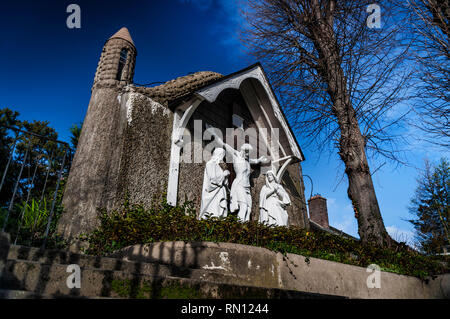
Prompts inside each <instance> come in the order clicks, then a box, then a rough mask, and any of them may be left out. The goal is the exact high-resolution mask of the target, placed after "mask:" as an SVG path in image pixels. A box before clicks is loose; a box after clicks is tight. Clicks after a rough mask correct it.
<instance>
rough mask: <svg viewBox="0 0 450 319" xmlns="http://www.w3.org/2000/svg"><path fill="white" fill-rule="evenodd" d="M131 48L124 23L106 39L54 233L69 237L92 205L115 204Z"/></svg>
mask: <svg viewBox="0 0 450 319" xmlns="http://www.w3.org/2000/svg"><path fill="white" fill-rule="evenodd" d="M136 55H137V52H136V47H135V46H134V43H133V40H132V39H131V36H130V33H129V32H128V30H127V28H122V29H120V30H119V31H118V32H117V33H115V34H114V35H113V36H112V37H111V38H109V39H108V41H106V43H105V45H104V46H103V51H102V54H101V57H100V61H99V63H98V67H97V71H96V74H95V78H94V84H93V86H92V93H91V99H90V102H89V107H88V110H87V113H86V117H85V119H84V122H83V128H82V130H81V135H80V138H79V141H78V147H77V150H76V153H75V156H74V159H73V162H72V166H71V169H70V174H69V178H68V180H67V185H66V188H65V193H64V198H63V205H64V213H63V215H62V216H61V219H60V221H59V223H58V232H59V233H60V234H62V235H63V236H64V237H65V238H67V239H72V238H73V237H74V235H78V234H79V233H81V232H84V231H85V230H88V229H92V228H93V227H95V226H96V224H97V223H98V221H97V218H96V209H97V208H98V207H106V208H107V209H110V208H111V207H112V206H113V205H115V201H114V200H112V199H115V195H116V193H117V191H118V190H117V185H118V184H119V183H118V178H119V168H120V155H121V151H122V147H123V145H122V144H123V142H122V141H123V138H122V137H123V134H124V130H125V128H126V124H127V109H126V106H125V105H124V103H121V94H122V89H123V88H124V87H125V86H127V85H130V84H132V83H133V75H134V68H135V62H136Z"/></svg>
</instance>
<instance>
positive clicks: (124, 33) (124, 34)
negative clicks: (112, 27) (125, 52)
mask: <svg viewBox="0 0 450 319" xmlns="http://www.w3.org/2000/svg"><path fill="white" fill-rule="evenodd" d="M115 38H119V39H123V40H127V41H128V42H130V43H131V44H132V45H134V42H133V39H132V38H131V35H130V32H129V31H128V29H127V28H125V27H123V28H122V29H120V30H119V31H117V32H116V33H115V34H114V35H113V36H112V37H111V38H109V39H110V40H111V39H115Z"/></svg>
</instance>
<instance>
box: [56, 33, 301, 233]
mask: <svg viewBox="0 0 450 319" xmlns="http://www.w3.org/2000/svg"><path fill="white" fill-rule="evenodd" d="M124 49H125V50H127V56H126V62H125V63H123V54H121V52H123V50H124ZM121 56H122V65H121V66H119V61H120V59H121ZM135 59H136V48H135V47H134V43H133V41H132V40H131V37H130V36H129V33H128V31H127V30H126V29H125V30H123V29H122V30H120V31H119V32H118V33H116V34H115V35H114V36H113V37H111V38H110V39H109V40H108V41H107V42H106V43H105V46H104V48H103V51H102V54H101V57H100V62H99V65H98V68H97V72H96V75H95V79H94V84H93V87H92V97H91V100H90V103H89V108H88V111H87V114H86V117H85V120H84V123H83V128H82V132H81V136H80V139H79V144H78V148H77V150H76V154H75V157H74V160H73V163H72V167H71V170H70V174H69V178H68V182H67V185H66V190H65V194H64V199H63V204H64V207H65V211H64V213H63V215H62V217H61V219H60V222H59V225H58V231H59V233H61V234H62V235H63V236H64V237H66V238H69V239H71V238H74V237H76V236H77V235H79V234H80V233H85V232H89V231H91V230H92V229H93V228H95V227H96V226H97V225H98V219H97V209H98V208H101V207H102V208H103V207H104V208H107V210H109V211H110V210H112V209H114V208H117V207H118V206H119V205H120V204H122V203H123V200H124V198H125V196H128V198H129V199H130V201H131V202H133V203H140V204H143V205H144V206H146V207H150V206H151V205H152V203H153V202H154V201H155V200H156V201H159V200H161V198H163V197H164V196H165V194H166V193H167V189H168V183H169V180H170V178H171V175H170V174H171V172H172V171H171V165H172V163H171V161H172V156H173V150H172V149H171V148H172V146H173V136H174V132H175V131H174V130H175V126H176V125H175V124H176V122H175V114H180V112H181V113H182V112H183V111H182V109H180V108H182V106H183V105H189V103H190V102H189V101H192V100H195V99H198V97H197V95H196V92H197V90H198V89H201V88H205V87H208V85H213V84H214V83H216V82H218V81H222V79H225V78H226V77H223V76H222V75H220V74H218V73H215V72H210V71H205V72H197V73H194V74H190V75H187V76H184V77H180V78H177V79H175V80H172V81H169V82H167V83H165V84H163V85H160V86H156V87H150V88H146V87H136V86H135V85H133V74H134V66H135ZM118 72H120V75H118ZM255 81H256V80H255ZM244 84H245V85H246V86H249V85H252V83H251V82H248V81H247V82H245V83H244ZM245 85H244V86H245ZM258 89H259V90H260V91H261V90H263V88H262V86H260V88H258ZM248 98H249V97H248V91H247V95H246V98H244V97H243V95H242V94H241V91H240V89H239V88H238V89H231V88H230V89H225V90H224V91H223V93H221V94H220V96H219V97H218V98H217V100H215V101H207V100H203V102H201V103H200V102H199V105H198V107H197V108H196V109H195V111H194V112H193V114H192V116H191V117H190V118H189V120H188V121H187V123H186V130H187V131H189V132H190V133H191V135H192V136H193V133H194V132H193V129H194V121H195V120H202V121H203V122H204V123H208V124H210V125H212V126H214V127H217V128H219V129H221V130H222V131H223V132H224V133H225V130H226V128H228V127H233V120H232V119H233V115H238V116H239V117H240V118H242V119H243V120H244V121H243V125H244V129H245V128H248V127H254V128H255V129H256V132H259V131H258V130H257V126H258V125H261V124H260V122H261V119H258V120H259V121H260V122H258V120H256V119H254V118H253V117H254V116H252V114H254V112H255V111H254V108H255V107H257V106H255V105H256V104H254V105H253V113H252V112H250V110H249V107H248V105H247V104H248ZM257 100H258V97H256V96H255V97H254V101H257ZM267 103H268V102H267ZM267 103H266V105H264V107H265V108H266V109H265V112H267V110H270V109H268V108H270V106H268V105H267ZM261 107H262V106H261ZM175 112H177V113H175ZM261 114H262V113H261ZM277 116H278V115H277ZM257 122H258V123H259V124H258V123H257ZM277 123H278V122H277ZM203 125H205V124H203ZM280 128H281V129H282V130H286V126H284V127H281V126H280ZM204 129H205V127H204V126H203V130H204ZM258 134H259V133H257V134H256V135H258ZM224 136H225V135H224ZM250 138H258V136H254V137H250ZM206 143H208V141H205V142H203V144H206ZM280 143H281V144H282V145H283V147H284V148H285V149H288V148H289V147H292V142H290V141H288V138H287V137H286V136H284V137H282V138H281V139H280ZM202 146H205V145H202ZM192 147H193V148H195V147H196V146H195V145H192ZM197 147H198V145H197ZM255 152H256V153H255V154H254V155H255V156H256V155H259V154H257V153H258V150H255ZM297 153H298V151H297ZM300 153H301V151H300ZM255 156H253V155H252V157H255ZM182 157H183V154H181V158H182ZM206 160H207V159H206ZM300 160H301V159H300ZM205 163H206V161H200V162H199V163H183V162H181V163H180V165H179V168H177V175H176V178H177V185H178V188H177V198H178V201H177V202H179V203H182V202H184V200H190V201H193V202H194V204H195V206H196V207H195V208H196V209H197V211H199V208H200V201H201V198H200V197H201V193H202V192H201V188H202V181H203V173H204V168H205ZM224 166H226V169H228V170H230V172H231V175H230V181H229V182H230V185H231V183H232V179H233V178H234V172H233V169H232V163H229V164H224ZM224 168H225V167H224ZM264 183H265V177H264V175H263V174H261V168H260V167H254V168H253V172H252V175H251V184H252V190H251V192H252V199H253V200H252V204H253V206H252V216H251V219H252V220H257V219H258V217H259V207H258V202H259V192H260V190H261V187H262V186H263V185H264ZM281 183H282V185H283V187H284V188H285V189H286V191H287V192H288V193H289V196H290V197H291V201H292V205H291V206H290V207H289V208H288V215H289V225H296V226H300V227H304V228H309V223H308V218H307V211H306V203H305V198H304V185H303V178H302V172H301V165H300V163H299V161H298V160H297V162H293V163H292V164H290V165H289V166H288V167H287V169H286V171H285V173H284V174H283V176H282V179H281Z"/></svg>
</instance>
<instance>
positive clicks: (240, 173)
mask: <svg viewBox="0 0 450 319" xmlns="http://www.w3.org/2000/svg"><path fill="white" fill-rule="evenodd" d="M215 139H216V141H217V143H218V145H219V146H220V147H223V148H225V151H226V152H227V153H229V154H231V155H232V156H233V169H234V171H235V173H236V178H235V179H234V181H233V184H232V185H231V191H230V200H231V203H230V210H231V211H232V212H236V211H237V212H238V219H239V220H240V221H242V222H246V221H249V220H250V212H251V209H252V196H251V193H250V173H251V170H250V164H252V165H258V164H267V163H269V162H270V161H269V160H268V159H267V158H266V157H265V156H261V157H260V158H258V159H250V152H251V151H252V150H253V147H252V146H251V145H250V144H243V145H242V146H241V149H240V151H237V150H235V149H234V148H232V147H231V146H229V145H228V144H226V143H224V142H223V141H222V139H221V138H220V137H218V136H217V135H215Z"/></svg>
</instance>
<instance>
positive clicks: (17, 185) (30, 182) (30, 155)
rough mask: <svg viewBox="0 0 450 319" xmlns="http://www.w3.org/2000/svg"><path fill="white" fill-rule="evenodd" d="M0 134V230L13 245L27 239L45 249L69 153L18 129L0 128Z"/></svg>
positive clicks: (64, 146) (44, 138)
mask: <svg viewBox="0 0 450 319" xmlns="http://www.w3.org/2000/svg"><path fill="white" fill-rule="evenodd" d="M0 132H1V134H2V136H1V138H2V140H1V141H2V145H1V149H0V152H1V154H0V157H1V158H0V172H1V173H2V177H1V182H0V209H1V210H0V217H2V219H3V225H1V229H2V231H3V232H5V231H7V232H9V233H10V234H11V236H12V238H14V237H15V240H14V244H17V243H18V240H20V243H23V242H24V241H26V239H27V236H28V237H29V238H28V242H33V238H34V239H35V238H39V240H38V242H39V243H40V245H41V247H42V248H45V246H46V244H47V240H48V237H49V234H50V232H51V228H52V226H55V225H52V222H54V217H55V210H56V207H58V208H59V207H62V206H61V203H60V200H61V197H62V196H58V194H59V195H61V194H62V187H61V182H62V181H63V180H65V177H67V174H68V171H69V167H70V162H71V156H72V150H71V149H70V146H69V144H68V143H66V142H63V141H59V140H56V139H54V138H51V137H48V136H44V135H40V134H36V133H33V132H29V131H26V130H23V129H21V128H17V127H12V126H4V125H0ZM6 158H7V160H6ZM47 199H48V200H50V201H51V206H50V207H51V208H50V210H48V208H47ZM44 229H45V230H44Z"/></svg>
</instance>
